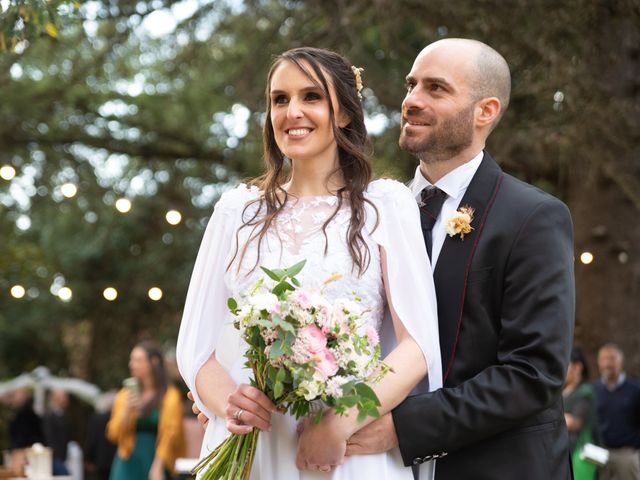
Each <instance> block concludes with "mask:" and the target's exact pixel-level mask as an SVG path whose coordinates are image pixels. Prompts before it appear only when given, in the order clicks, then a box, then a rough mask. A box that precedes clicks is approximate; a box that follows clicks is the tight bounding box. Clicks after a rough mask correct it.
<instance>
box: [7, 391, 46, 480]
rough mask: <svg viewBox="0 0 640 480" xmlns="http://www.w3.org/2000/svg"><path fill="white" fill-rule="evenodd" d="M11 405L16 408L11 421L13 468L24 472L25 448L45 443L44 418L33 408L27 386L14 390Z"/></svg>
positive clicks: (10, 441) (10, 446)
mask: <svg viewBox="0 0 640 480" xmlns="http://www.w3.org/2000/svg"><path fill="white" fill-rule="evenodd" d="M11 405H12V406H13V408H14V409H15V414H14V416H13V418H12V419H11V420H10V421H9V448H10V449H11V468H12V469H13V470H14V471H16V472H22V470H23V469H24V466H25V463H26V456H25V450H26V449H27V448H29V447H31V445H33V444H34V443H44V435H43V433H42V420H41V419H40V417H39V416H38V415H37V414H36V412H35V411H34V410H33V397H32V396H31V392H30V391H29V390H28V389H26V388H21V389H19V390H16V391H15V392H13V395H12V399H11Z"/></svg>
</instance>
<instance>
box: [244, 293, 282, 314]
mask: <svg viewBox="0 0 640 480" xmlns="http://www.w3.org/2000/svg"><path fill="white" fill-rule="evenodd" d="M249 301H250V302H251V304H252V305H253V306H254V307H256V308H257V309H258V310H266V311H268V312H273V311H274V310H276V308H277V305H278V303H279V300H278V297H276V296H275V295H274V294H273V293H260V294H258V295H255V296H253V297H250V299H249Z"/></svg>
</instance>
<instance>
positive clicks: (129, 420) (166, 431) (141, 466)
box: [107, 341, 184, 480]
mask: <svg viewBox="0 0 640 480" xmlns="http://www.w3.org/2000/svg"><path fill="white" fill-rule="evenodd" d="M129 370H130V372H131V377H132V379H133V380H132V381H131V382H129V383H128V384H127V386H126V387H124V388H122V389H121V390H120V391H119V392H118V394H117V395H116V399H115V402H114V405H113V411H112V413H111V419H110V420H109V423H108V424H107V438H108V439H109V440H111V441H112V442H114V443H116V444H117V445H118V450H117V454H116V457H115V459H114V461H113V466H112V468H111V476H110V479H111V480H140V479H147V478H148V479H149V480H163V479H165V478H167V477H168V476H169V475H170V474H173V473H174V471H175V461H176V458H178V457H180V456H182V455H183V451H184V434H183V431H182V409H183V407H182V399H181V394H180V392H179V391H178V389H177V388H176V387H174V386H173V385H170V384H169V382H168V380H167V373H166V370H165V364H164V357H163V355H162V352H161V351H160V349H159V348H158V347H157V346H156V345H155V344H154V343H152V342H148V341H145V342H141V343H138V344H137V345H136V346H135V347H134V348H133V350H132V351H131V355H130V359H129Z"/></svg>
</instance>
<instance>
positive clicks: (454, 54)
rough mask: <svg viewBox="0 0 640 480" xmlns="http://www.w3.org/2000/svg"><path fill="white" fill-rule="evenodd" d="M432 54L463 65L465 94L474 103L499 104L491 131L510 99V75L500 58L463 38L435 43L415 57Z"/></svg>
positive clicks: (482, 44) (483, 46)
mask: <svg viewBox="0 0 640 480" xmlns="http://www.w3.org/2000/svg"><path fill="white" fill-rule="evenodd" d="M435 50H442V51H443V52H446V54H447V56H450V57H451V59H452V60H453V59H456V60H462V61H463V62H462V63H463V64H464V67H463V68H465V72H464V74H465V77H466V79H467V84H468V87H469V93H470V95H471V96H472V98H473V100H474V101H478V100H481V99H483V98H488V97H496V98H497V99H498V100H500V116H499V117H498V120H496V122H495V123H494V127H495V125H496V124H497V123H498V121H499V120H500V118H501V117H502V114H503V113H504V112H505V110H506V109H507V106H508V105H509V98H510V96H511V73H510V71H509V65H508V64H507V61H506V60H505V59H504V57H503V56H502V55H500V54H499V53H498V52H496V51H495V50H494V49H493V48H491V47H490V46H489V45H487V44H485V43H482V42H479V41H478V40H470V39H465V38H446V39H443V40H438V41H437V42H434V43H432V44H430V45H427V46H426V47H425V48H424V49H423V50H422V51H421V52H420V54H419V55H418V57H420V56H422V55H427V54H428V53H429V52H433V51H435ZM456 63H458V62H456Z"/></svg>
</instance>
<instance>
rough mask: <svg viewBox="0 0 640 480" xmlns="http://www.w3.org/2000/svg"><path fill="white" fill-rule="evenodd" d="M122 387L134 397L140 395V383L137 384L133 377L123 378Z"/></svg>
mask: <svg viewBox="0 0 640 480" xmlns="http://www.w3.org/2000/svg"><path fill="white" fill-rule="evenodd" d="M122 386H123V387H124V388H126V389H127V390H129V391H130V392H131V393H133V394H134V395H140V383H138V379H137V378H135V377H129V378H125V379H124V380H123V381H122Z"/></svg>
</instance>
